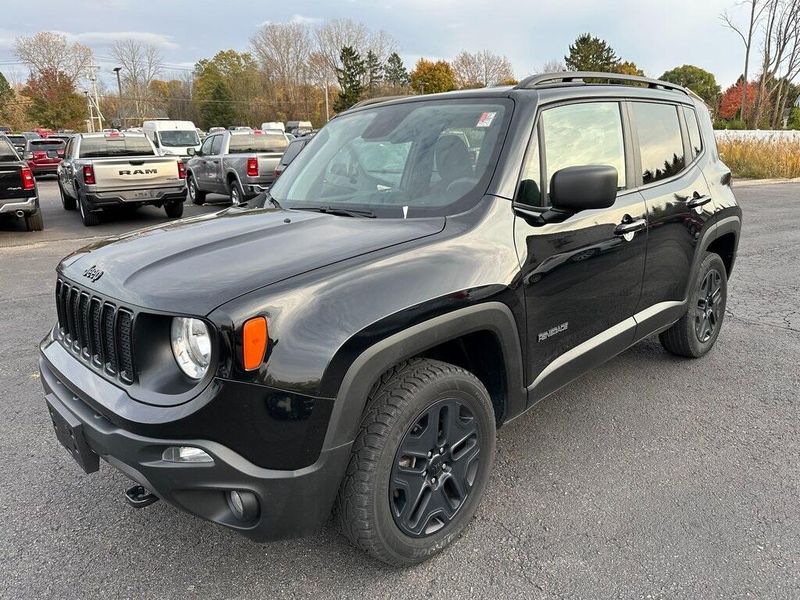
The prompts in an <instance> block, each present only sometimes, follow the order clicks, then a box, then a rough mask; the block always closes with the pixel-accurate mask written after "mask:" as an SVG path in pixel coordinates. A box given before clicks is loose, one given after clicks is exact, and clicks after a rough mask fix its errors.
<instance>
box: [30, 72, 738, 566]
mask: <svg viewBox="0 0 800 600" xmlns="http://www.w3.org/2000/svg"><path fill="white" fill-rule="evenodd" d="M598 82H601V83H598ZM262 203H263V206H262V207H260V208H259V207H257V208H255V209H254V208H252V207H251V208H249V209H248V208H242V207H237V208H231V209H228V210H225V211H222V212H220V213H217V214H214V215H207V216H202V217H197V218H193V219H187V220H184V221H181V222H177V223H172V224H167V225H162V226H158V227H152V228H149V229H144V230H141V231H137V232H134V233H130V234H128V235H123V236H120V237H117V238H114V239H111V240H107V241H104V242H99V243H95V244H93V245H90V246H87V247H86V248H83V249H82V250H80V251H78V252H76V253H74V254H72V255H70V256H68V257H67V258H65V259H64V260H63V261H62V262H61V264H60V265H59V266H58V273H57V282H56V292H55V295H56V304H57V309H58V324H57V325H56V327H55V328H54V329H53V330H52V332H51V333H49V334H48V335H47V337H46V338H45V339H44V340H43V341H42V343H41V360H40V367H41V374H42V382H43V384H44V391H45V394H46V401H47V405H48V408H49V411H50V415H51V417H52V420H53V424H54V426H55V429H56V433H57V435H58V438H59V439H60V440H61V442H62V443H63V444H64V445H65V446H66V447H67V448H68V450H69V451H70V453H71V454H72V455H73V457H74V458H75V459H76V460H77V461H78V463H79V464H80V465H81V466H82V467H83V468H84V469H85V470H86V472H92V471H96V470H97V469H98V464H99V460H98V458H99V457H102V458H103V459H104V460H106V461H107V462H108V463H110V464H111V465H113V466H114V467H116V468H117V469H119V470H120V471H122V472H124V473H125V474H127V475H128V476H129V477H130V478H131V479H132V480H134V481H135V482H136V483H137V484H138V485H136V486H133V487H132V488H131V489H130V490H128V491H127V492H126V494H127V496H128V500H129V501H130V502H131V503H132V504H134V505H139V506H143V505H146V504H148V503H150V502H153V501H155V500H156V499H158V498H161V499H164V500H167V501H168V502H170V503H172V504H174V505H175V506H178V507H180V508H182V509H184V510H187V511H189V512H191V513H194V514H196V515H198V516H200V517H203V518H205V519H208V520H211V521H214V522H216V523H219V524H222V525H225V526H226V527H230V528H232V529H236V530H238V531H240V532H241V533H243V534H244V535H246V536H248V537H251V538H253V539H255V540H259V541H264V540H270V539H276V538H281V537H286V536H291V535H298V534H302V533H304V532H309V531H311V530H313V529H315V528H317V527H319V526H320V525H321V524H322V523H324V522H325V520H326V519H327V518H328V516H329V514H331V512H332V511H333V512H334V513H335V514H336V515H337V517H338V520H339V522H340V524H341V527H342V529H343V531H344V532H345V534H346V535H347V536H348V537H349V538H350V539H351V540H352V542H353V543H354V544H356V545H357V546H359V547H361V548H363V549H364V550H366V551H367V552H369V553H370V554H372V555H373V556H375V557H377V558H379V559H381V560H383V561H385V562H387V563H392V564H413V563H417V562H420V561H422V560H424V559H426V558H428V557H430V556H431V555H433V554H435V553H436V552H438V551H439V550H441V549H442V548H444V547H446V546H447V545H448V544H450V543H451V542H452V541H453V540H454V539H455V538H456V537H457V536H458V535H459V534H460V533H461V532H462V531H463V530H464V528H465V527H466V526H467V524H468V523H469V521H470V519H471V518H472V516H473V514H474V513H475V511H476V509H477V507H478V503H479V502H480V498H481V496H482V495H483V491H484V489H485V487H486V485H487V482H488V480H489V475H490V472H491V469H492V458H493V452H494V447H495V429H496V428H497V427H499V426H500V425H502V424H503V423H506V422H508V421H510V420H511V419H514V418H516V417H518V416H519V415H521V414H522V413H524V412H525V411H526V410H528V409H530V408H531V407H532V406H533V405H535V404H536V403H537V402H538V401H539V400H541V399H542V398H544V397H546V396H547V395H548V394H550V393H552V392H554V391H555V390H557V389H559V388H560V387H562V386H564V385H565V384H567V383H569V382H570V381H572V380H573V379H575V378H576V377H578V376H579V375H580V374H581V373H583V372H585V371H586V370H587V369H590V368H592V367H594V366H596V365H599V364H600V363H602V362H603V361H606V360H608V359H610V358H611V357H613V356H615V355H616V354H619V353H620V352H622V351H623V350H625V349H626V348H629V347H630V346H631V345H633V344H635V343H637V342H638V341H639V340H641V339H643V338H645V337H647V336H650V335H653V334H659V335H660V339H661V342H662V343H663V345H664V346H665V348H666V349H667V350H669V351H670V352H672V353H674V354H678V355H680V356H686V357H700V356H702V355H703V354H705V353H706V352H708V351H709V350H710V349H711V347H712V346H713V345H714V342H715V341H716V340H717V337H718V336H719V332H720V328H721V326H722V320H723V317H724V312H725V301H726V293H727V281H728V278H729V277H730V273H731V269H732V268H733V263H734V258H735V255H736V248H737V244H738V241H739V231H740V222H741V211H740V209H739V208H738V206H737V204H736V201H735V199H734V196H733V193H732V192H731V174H730V171H729V170H728V168H727V167H726V166H725V165H724V164H723V163H722V162H721V161H720V157H719V156H718V154H717V149H716V145H715V142H714V134H713V131H712V128H711V121H710V119H709V114H708V111H707V109H706V107H705V106H704V105H703V104H702V102H700V101H699V100H698V99H697V97H696V96H694V95H693V94H692V93H691V92H689V91H687V90H686V89H684V88H681V87H678V86H674V85H672V84H668V83H665V82H661V81H654V80H648V79H642V78H634V77H625V76H619V75H609V74H597V73H558V74H551V75H540V76H534V77H530V78H528V79H526V80H524V81H522V82H521V83H520V84H519V85H517V86H516V87H513V88H511V87H499V88H492V89H482V90H470V91H466V92H457V93H449V94H442V95H432V96H421V97H410V98H404V99H399V100H393V101H389V102H385V103H379V104H371V105H368V106H364V107H360V108H356V109H354V110H351V111H349V112H346V113H343V114H341V115H339V116H338V117H337V118H336V119H333V120H332V121H331V122H330V123H329V124H328V125H326V126H325V127H324V128H323V129H322V130H321V131H320V132H319V133H318V134H317V135H316V136H315V137H314V138H313V139H312V140H311V142H310V143H309V145H308V147H307V148H306V150H305V151H304V152H302V153H301V154H300V155H299V156H298V158H297V159H296V160H295V161H294V162H292V164H291V165H290V166H289V168H288V169H287V170H286V172H285V173H284V174H283V175H282V176H281V178H280V179H279V180H278V182H277V183H276V184H275V185H274V187H273V188H272V190H271V192H270V195H269V196H267V197H265V198H264V199H263V200H262Z"/></svg>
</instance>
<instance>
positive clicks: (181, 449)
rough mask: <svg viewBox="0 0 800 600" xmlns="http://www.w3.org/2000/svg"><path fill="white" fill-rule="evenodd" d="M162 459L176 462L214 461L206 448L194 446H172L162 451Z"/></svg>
mask: <svg viewBox="0 0 800 600" xmlns="http://www.w3.org/2000/svg"><path fill="white" fill-rule="evenodd" d="M161 458H162V460H165V461H166V462H174V463H213V462H214V459H213V458H211V455H210V454H208V453H207V452H206V451H205V450H201V449H200V448H195V447H193V446H170V447H169V448H166V449H165V450H164V452H162V453H161Z"/></svg>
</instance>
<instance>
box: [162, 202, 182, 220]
mask: <svg viewBox="0 0 800 600" xmlns="http://www.w3.org/2000/svg"><path fill="white" fill-rule="evenodd" d="M164 210H165V211H166V213H167V216H168V217H169V218H170V219H180V218H181V217H182V216H183V200H170V201H169V202H166V203H165V204H164Z"/></svg>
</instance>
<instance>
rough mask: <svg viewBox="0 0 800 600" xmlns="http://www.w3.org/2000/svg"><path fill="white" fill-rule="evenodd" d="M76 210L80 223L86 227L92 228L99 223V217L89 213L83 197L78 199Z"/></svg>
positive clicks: (94, 213) (96, 214)
mask: <svg viewBox="0 0 800 600" xmlns="http://www.w3.org/2000/svg"><path fill="white" fill-rule="evenodd" d="M78 208H79V209H80V213H81V221H83V224H84V225H85V226H86V227H94V226H95V225H97V224H99V223H100V215H99V214H98V213H96V212H91V210H90V207H89V205H88V203H87V202H86V198H84V197H83V195H80V196H79V197H78Z"/></svg>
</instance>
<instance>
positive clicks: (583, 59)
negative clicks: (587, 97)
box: [564, 33, 619, 73]
mask: <svg viewBox="0 0 800 600" xmlns="http://www.w3.org/2000/svg"><path fill="white" fill-rule="evenodd" d="M618 62H619V59H618V58H617V55H616V53H615V52H614V50H613V49H612V48H611V46H609V45H608V43H607V42H606V41H605V40H601V39H600V38H598V37H594V36H593V35H592V34H590V33H584V34H583V35H580V36H578V39H576V40H575V42H574V43H573V44H571V45H570V47H569V54H568V55H567V56H565V57H564V63H565V65H566V67H567V69H569V70H570V71H602V72H605V73H611V72H614V67H615V66H616V65H617V63H618Z"/></svg>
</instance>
